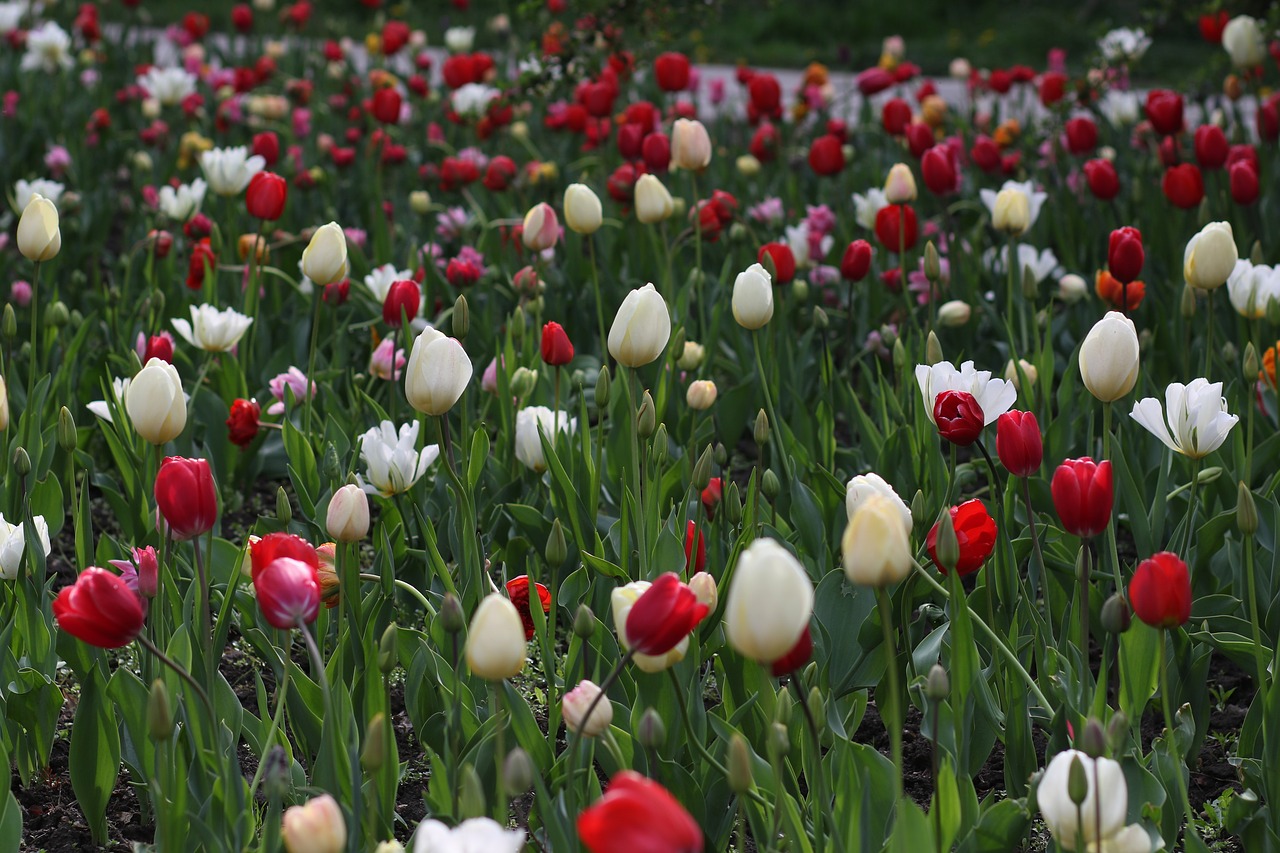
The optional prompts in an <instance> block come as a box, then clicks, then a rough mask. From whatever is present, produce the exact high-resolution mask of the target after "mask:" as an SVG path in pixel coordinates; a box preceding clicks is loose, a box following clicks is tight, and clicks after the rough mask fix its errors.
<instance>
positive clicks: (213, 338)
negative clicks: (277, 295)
mask: <svg viewBox="0 0 1280 853" xmlns="http://www.w3.org/2000/svg"><path fill="white" fill-rule="evenodd" d="M252 322H253V318H252V317H246V316H245V315H244V314H241V313H240V312H239V311H237V310H235V309H234V308H224V309H223V310H221V311H219V310H218V309H217V308H215V307H214V306H212V305H199V306H196V305H192V306H191V322H190V323H188V322H187V321H186V320H183V319H182V318H181V317H177V318H174V320H173V328H174V329H175V330H177V332H178V334H180V335H182V337H183V338H184V339H185V340H186V342H187V343H189V344H191V345H192V346H194V347H196V348H197V349H202V350H204V351H205V352H226V351H228V350H229V349H231V348H232V347H233V346H235V345H236V344H237V343H239V341H240V338H242V337H244V333H245V331H246V330H247V329H248V328H249V325H250V324H251V323H252Z"/></svg>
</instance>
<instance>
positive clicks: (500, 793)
mask: <svg viewBox="0 0 1280 853" xmlns="http://www.w3.org/2000/svg"><path fill="white" fill-rule="evenodd" d="M489 690H490V692H491V695H492V697H493V703H492V704H491V705H490V710H491V711H492V713H493V716H494V718H495V720H496V722H495V724H494V726H495V728H496V729H497V731H496V732H495V734H494V738H495V740H494V744H495V745H494V749H493V764H494V770H495V772H494V786H495V793H496V797H495V798H494V807H493V812H494V815H495V816H496V817H497V820H498V823H500V824H502V825H503V826H506V825H507V786H506V780H505V779H503V778H502V771H503V766H504V764H505V762H506V757H507V749H506V739H507V732H506V725H507V719H506V707H505V705H504V703H503V698H504V697H503V693H504V692H505V690H506V682H504V681H499V682H497V683H494V684H490V685H489Z"/></svg>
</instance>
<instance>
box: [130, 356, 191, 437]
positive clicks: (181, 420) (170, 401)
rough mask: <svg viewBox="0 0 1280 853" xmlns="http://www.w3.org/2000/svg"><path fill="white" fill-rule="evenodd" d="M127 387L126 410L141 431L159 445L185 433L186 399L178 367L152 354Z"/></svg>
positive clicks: (135, 427) (136, 427) (135, 426)
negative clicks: (153, 356) (151, 357)
mask: <svg viewBox="0 0 1280 853" xmlns="http://www.w3.org/2000/svg"><path fill="white" fill-rule="evenodd" d="M125 388H126V389H127V390H125V392H124V393H125V396H124V406H125V410H126V411H127V412H128V413H129V421H130V422H131V423H132V424H133V428H134V430H136V431H137V433H138V435H140V436H142V437H143V439H145V440H146V441H147V442H148V443H150V444H154V445H156V446H160V445H162V444H165V443H166V442H169V441H172V440H173V439H175V438H177V437H178V436H179V435H181V434H182V430H183V428H184V427H186V425H187V401H186V397H185V396H184V395H183V393H182V378H181V377H179V376H178V370H177V368H175V367H174V366H173V365H172V364H169V363H168V362H167V361H162V360H161V359H158V358H153V359H151V360H150V361H148V362H147V366H146V367H144V368H142V370H140V371H138V375H137V376H135V377H133V380H132V381H131V382H129V383H128V385H127V386H125Z"/></svg>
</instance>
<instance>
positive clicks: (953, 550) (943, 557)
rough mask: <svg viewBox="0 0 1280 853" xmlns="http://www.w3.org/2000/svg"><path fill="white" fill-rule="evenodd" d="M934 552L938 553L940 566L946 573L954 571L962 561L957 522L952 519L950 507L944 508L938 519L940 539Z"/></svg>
mask: <svg viewBox="0 0 1280 853" xmlns="http://www.w3.org/2000/svg"><path fill="white" fill-rule="evenodd" d="M934 553H936V554H937V555H938V561H937V562H938V568H939V569H941V570H942V571H943V572H944V573H950V572H952V571H954V570H955V568H956V566H957V565H959V563H960V541H959V540H958V539H957V538H956V528H955V523H954V522H953V521H952V520H951V512H950V510H948V509H944V510H943V511H942V516H941V518H939V519H938V539H937V543H936V544H935V545H934Z"/></svg>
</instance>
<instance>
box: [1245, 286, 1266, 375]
mask: <svg viewBox="0 0 1280 853" xmlns="http://www.w3.org/2000/svg"><path fill="white" fill-rule="evenodd" d="M1273 301H1274V300H1273ZM1241 366H1242V367H1243V368H1244V381H1245V382H1248V383H1253V382H1255V381H1257V379H1258V371H1259V364H1258V350H1257V349H1255V348H1254V346H1253V341H1249V343H1248V344H1246V345H1245V348H1244V359H1243V361H1242V362H1241Z"/></svg>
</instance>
